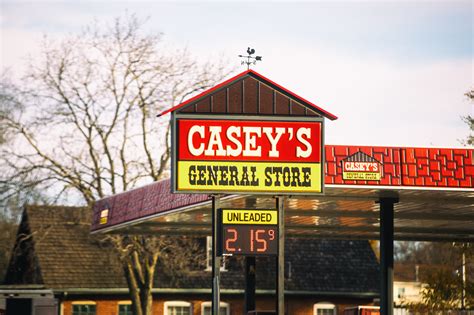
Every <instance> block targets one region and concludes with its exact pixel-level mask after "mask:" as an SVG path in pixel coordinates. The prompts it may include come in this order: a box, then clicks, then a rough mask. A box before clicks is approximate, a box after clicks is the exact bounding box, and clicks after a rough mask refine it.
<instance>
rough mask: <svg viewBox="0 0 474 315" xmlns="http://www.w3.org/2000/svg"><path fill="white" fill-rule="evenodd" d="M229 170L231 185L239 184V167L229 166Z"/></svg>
mask: <svg viewBox="0 0 474 315" xmlns="http://www.w3.org/2000/svg"><path fill="white" fill-rule="evenodd" d="M229 172H230V179H229V185H230V186H235V185H238V184H239V179H238V178H237V175H238V174H239V171H238V170H237V167H236V166H231V167H229Z"/></svg>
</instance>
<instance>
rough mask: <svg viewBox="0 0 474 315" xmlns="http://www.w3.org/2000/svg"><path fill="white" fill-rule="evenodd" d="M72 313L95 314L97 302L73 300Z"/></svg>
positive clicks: (75, 314)
mask: <svg viewBox="0 0 474 315" xmlns="http://www.w3.org/2000/svg"><path fill="white" fill-rule="evenodd" d="M72 315H95V302H84V303H83V302H80V303H75V302H73V303H72Z"/></svg>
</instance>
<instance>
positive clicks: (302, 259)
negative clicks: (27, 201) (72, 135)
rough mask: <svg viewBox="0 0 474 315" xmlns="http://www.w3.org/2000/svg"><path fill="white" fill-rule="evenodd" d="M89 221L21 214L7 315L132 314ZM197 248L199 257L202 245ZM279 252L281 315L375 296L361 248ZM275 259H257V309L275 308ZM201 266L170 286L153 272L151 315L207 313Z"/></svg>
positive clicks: (234, 285)
mask: <svg viewBox="0 0 474 315" xmlns="http://www.w3.org/2000/svg"><path fill="white" fill-rule="evenodd" d="M90 222H91V211H90V209H87V208H73V207H43V206H29V207H26V209H25V211H24V213H23V217H22V221H21V224H20V227H19V230H18V235H17V241H16V244H15V249H14V252H13V255H12V258H11V262H10V266H9V269H8V272H7V274H6V278H5V284H4V285H2V286H1V287H0V293H1V295H0V297H1V298H4V299H6V306H7V314H35V315H42V314H63V315H76V314H81V315H83V314H101V315H117V314H118V315H122V314H123V315H125V314H131V313H130V300H129V298H128V296H127V292H128V289H127V285H126V281H125V278H124V276H123V271H122V269H121V266H120V264H119V262H118V260H117V258H116V257H115V254H114V253H113V251H112V249H111V248H110V247H108V246H107V245H105V244H104V243H102V242H100V241H99V239H98V237H100V236H93V235H91V234H90ZM199 242H200V243H201V244H202V250H203V251H204V250H205V247H206V245H207V243H208V242H207V240H206V239H205V238H202V239H200V240H199ZM285 252H286V266H285V267H286V271H287V272H286V279H285V295H286V303H285V307H286V313H287V314H292V315H293V314H342V312H343V310H344V308H346V307H348V306H354V305H365V304H371V303H372V302H373V300H374V298H377V297H378V289H379V266H378V263H377V259H376V257H375V255H374V253H373V251H372V249H371V247H370V245H369V243H368V242H367V241H350V240H321V239H315V238H312V239H303V238H298V239H292V238H289V239H287V242H286V251H285ZM204 256H205V255H203V257H204ZM274 259H275V258H269V257H267V258H266V257H262V258H258V259H257V264H256V268H257V272H256V287H257V291H256V295H257V301H256V304H257V309H258V310H273V309H274V308H275V307H274V305H275V263H274ZM206 265H207V264H206V263H204V262H203V264H201V265H199V266H196V267H195V268H194V269H193V270H192V271H191V272H187V273H186V274H185V275H182V276H180V275H178V276H173V279H172V278H171V276H170V275H166V274H163V273H162V272H160V269H159V267H158V270H157V272H156V277H155V286H154V287H155V289H154V291H153V295H154V302H153V314H157V315H161V314H165V315H166V314H194V315H199V314H210V301H211V272H210V268H207V267H206ZM243 266H244V264H243V263H242V260H241V259H240V258H237V257H230V258H228V259H227V260H226V262H225V266H224V268H223V271H222V273H221V275H222V281H221V288H222V289H221V301H222V302H223V303H222V307H223V308H224V309H225V314H228V315H230V314H239V315H240V314H242V313H243V307H244V292H243V290H244V287H245V284H244V272H243ZM176 277H178V278H179V279H176ZM177 280H178V281H177ZM173 283H174V284H173ZM175 283H179V285H175Z"/></svg>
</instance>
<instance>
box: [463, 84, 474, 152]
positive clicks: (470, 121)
mask: <svg viewBox="0 0 474 315" xmlns="http://www.w3.org/2000/svg"><path fill="white" fill-rule="evenodd" d="M464 95H466V97H467V98H468V99H469V100H470V101H471V102H474V89H471V90H470V91H469V92H466V93H465V94H464ZM462 120H463V121H464V122H465V123H466V124H467V125H468V126H469V129H470V131H471V132H473V131H474V117H473V116H471V115H467V116H464V117H462ZM464 144H466V145H474V135H472V133H470V134H469V135H468V136H467V138H466V140H465V141H464Z"/></svg>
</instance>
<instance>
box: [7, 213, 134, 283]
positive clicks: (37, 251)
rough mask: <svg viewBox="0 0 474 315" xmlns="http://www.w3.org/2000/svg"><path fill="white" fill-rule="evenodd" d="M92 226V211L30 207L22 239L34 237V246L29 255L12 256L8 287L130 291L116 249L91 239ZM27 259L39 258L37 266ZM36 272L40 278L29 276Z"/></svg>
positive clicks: (32, 242)
mask: <svg viewBox="0 0 474 315" xmlns="http://www.w3.org/2000/svg"><path fill="white" fill-rule="evenodd" d="M90 222H91V210H90V209H88V208H76V207H50V206H27V207H26V208H25V210H24V213H23V218H22V222H21V224H20V228H19V234H18V235H19V237H23V236H22V234H24V235H31V239H30V241H29V243H30V244H29V246H27V247H26V248H24V249H26V252H23V253H21V254H19V253H18V250H17V255H16V256H12V260H11V262H10V266H9V269H8V272H7V276H6V279H5V282H6V284H13V283H15V284H32V283H31V282H35V283H34V284H44V285H45V286H47V287H49V288H54V289H60V288H65V287H69V288H81V287H87V288H115V287H126V282H125V278H124V277H123V272H122V269H121V266H120V264H119V262H118V261H117V258H116V257H115V256H114V253H113V251H112V249H111V248H108V247H106V246H104V245H102V244H101V243H100V242H99V241H98V238H97V237H96V236H91V235H90V233H89V229H90ZM19 239H20V238H17V243H16V245H15V247H16V248H18V246H20V242H19ZM25 255H26V256H34V257H36V258H35V262H34V264H37V266H27V265H26V264H25V263H27V262H26V261H25ZM22 261H23V262H22ZM29 262H30V263H31V260H30V261H29ZM31 267H33V268H31ZM32 272H37V273H39V276H40V277H36V278H34V277H32V276H31V275H28V274H31V273H32ZM26 281H28V282H29V283H25V282H26Z"/></svg>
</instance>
